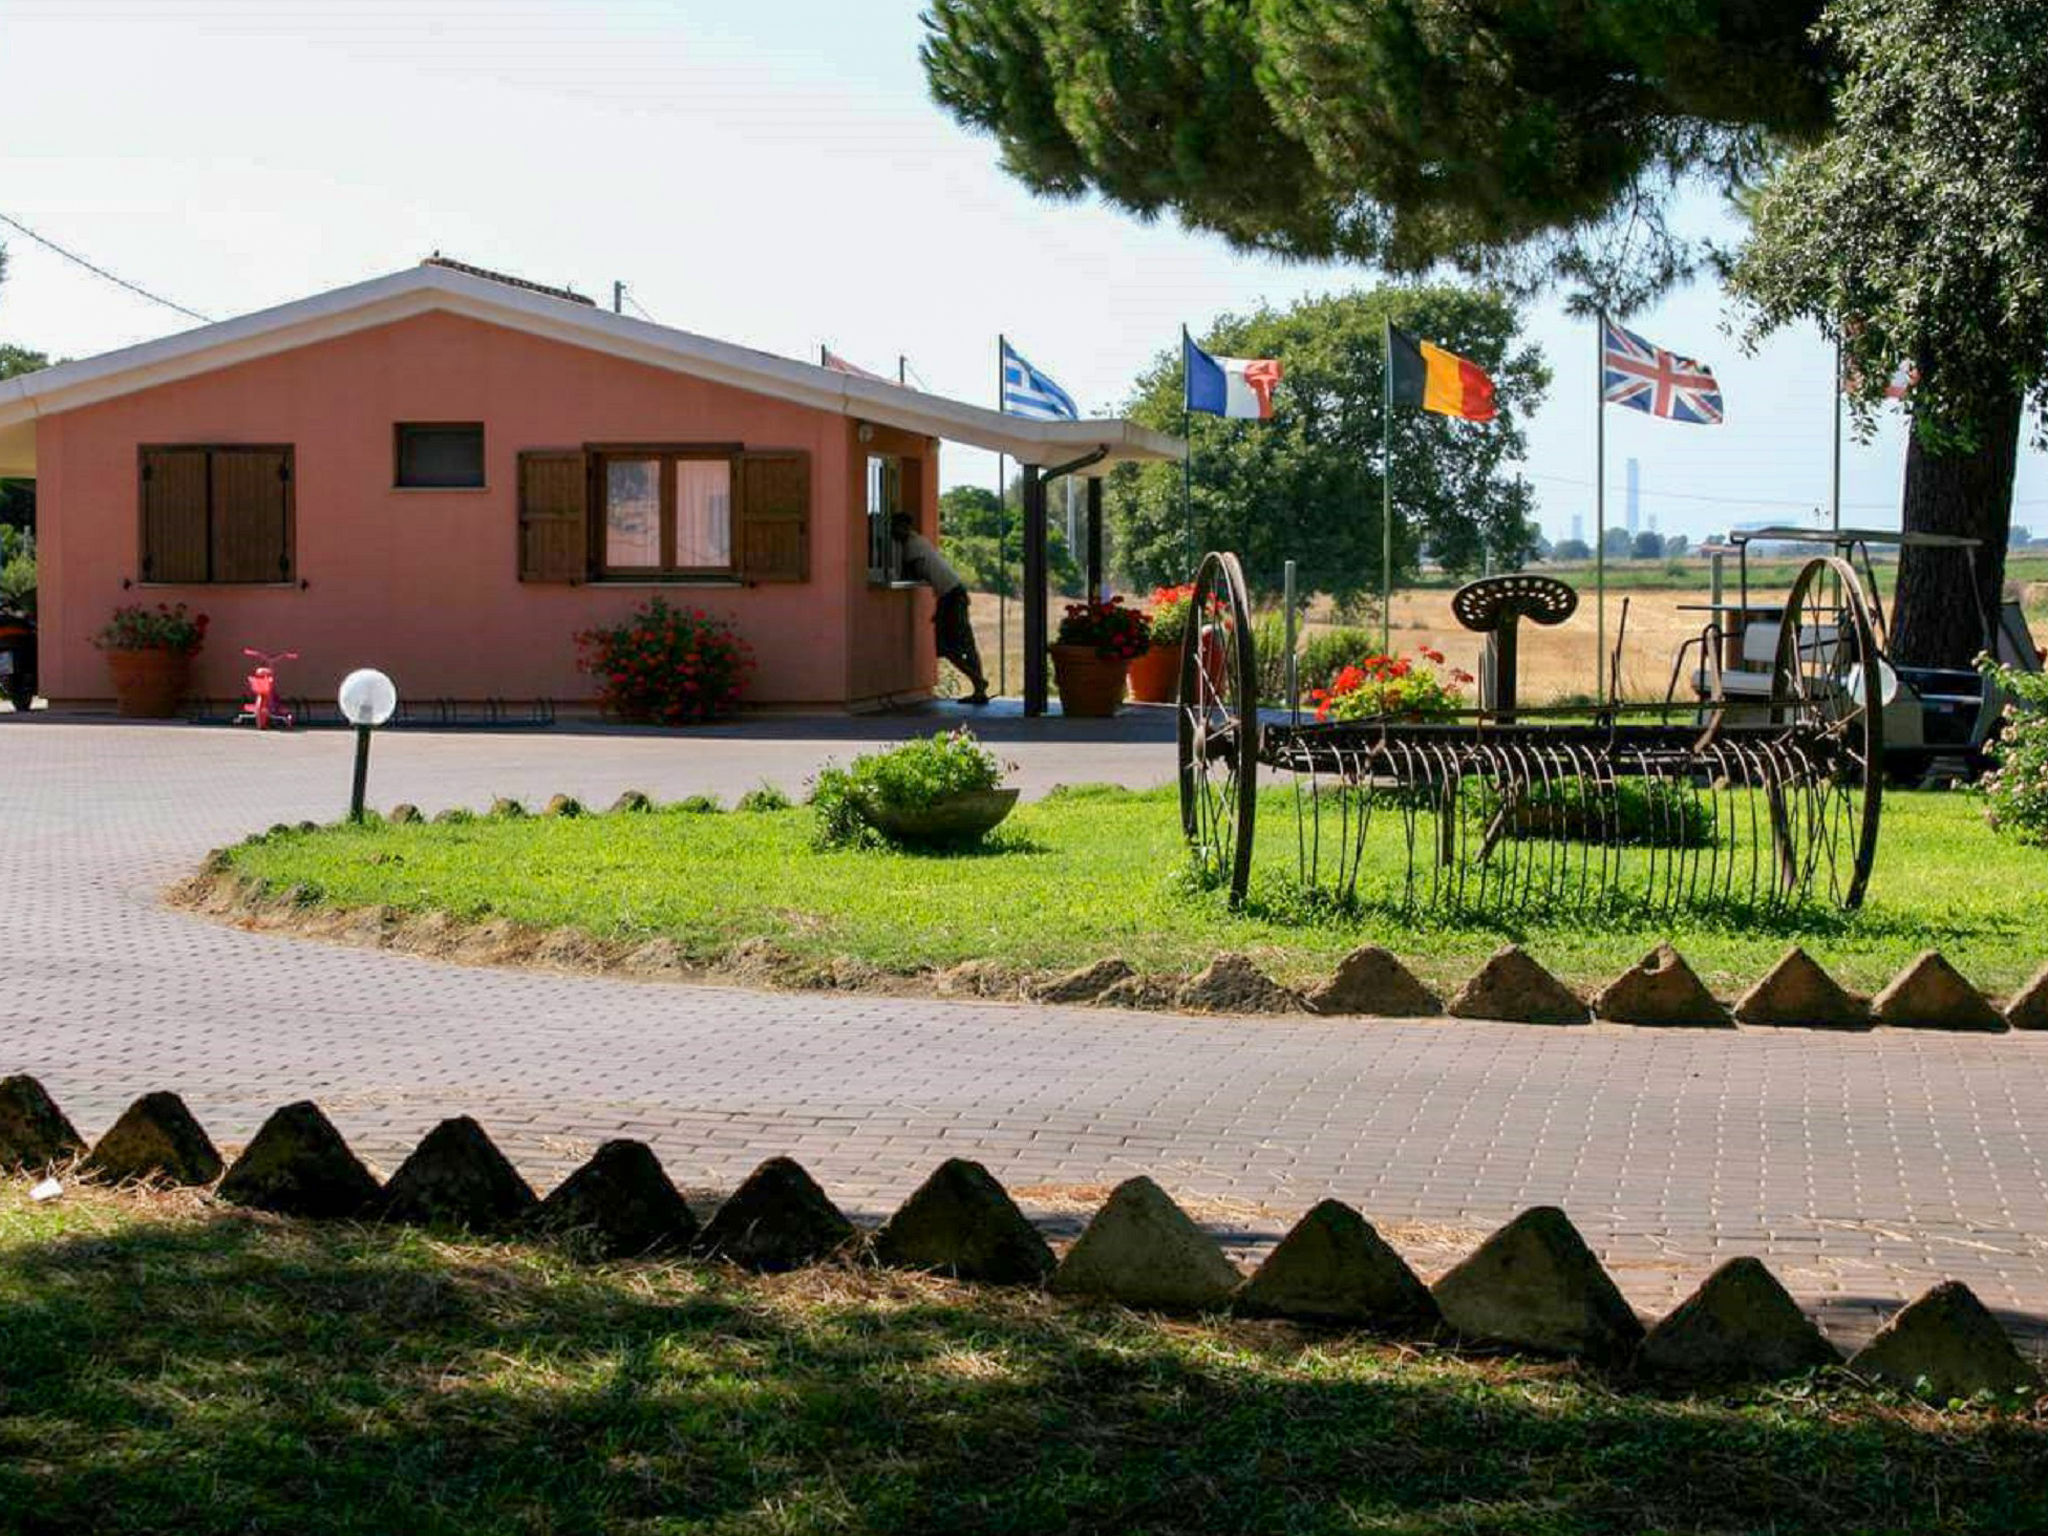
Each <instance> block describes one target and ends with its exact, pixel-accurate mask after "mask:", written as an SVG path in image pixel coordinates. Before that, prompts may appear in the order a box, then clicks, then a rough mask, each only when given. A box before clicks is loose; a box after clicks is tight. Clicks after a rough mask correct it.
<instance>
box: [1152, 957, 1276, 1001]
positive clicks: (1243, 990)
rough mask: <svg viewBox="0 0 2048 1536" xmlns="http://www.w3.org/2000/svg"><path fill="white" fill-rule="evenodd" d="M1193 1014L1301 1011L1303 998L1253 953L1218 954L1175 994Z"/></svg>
mask: <svg viewBox="0 0 2048 1536" xmlns="http://www.w3.org/2000/svg"><path fill="white" fill-rule="evenodd" d="M1174 1002H1175V1003H1176V1004H1177V1005H1178V1006H1180V1007H1182V1008H1185V1009H1187V1010H1188V1011H1189V1012H1190V1013H1299V1012H1300V1011H1301V999H1300V998H1298V997H1296V996H1295V995H1294V994H1293V993H1292V992H1290V991H1288V990H1287V988H1285V987H1283V986H1281V985H1280V983H1279V982H1277V981H1275V980H1273V978H1272V977H1270V976H1268V975H1267V974H1266V973H1265V972H1264V971H1262V970H1260V969H1259V968H1258V966H1257V965H1255V964H1254V963H1253V962H1252V959H1251V957H1250V956H1249V955H1232V954H1225V955H1218V956H1217V957H1216V958H1215V959H1214V960H1212V961H1210V962H1209V965H1208V968H1207V969H1205V970H1203V971H1202V972H1201V973H1200V974H1199V975H1197V976H1194V977H1193V978H1191V979H1190V980H1189V981H1188V982H1187V983H1186V984H1185V985H1183V986H1182V987H1181V989H1180V991H1179V992H1178V993H1177V994H1175V997H1174Z"/></svg>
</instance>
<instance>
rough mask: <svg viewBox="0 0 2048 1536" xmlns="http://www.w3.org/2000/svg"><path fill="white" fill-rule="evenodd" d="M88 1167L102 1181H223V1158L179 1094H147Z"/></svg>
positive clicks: (117, 1124) (114, 1129)
mask: <svg viewBox="0 0 2048 1536" xmlns="http://www.w3.org/2000/svg"><path fill="white" fill-rule="evenodd" d="M85 1166H86V1167H87V1168H88V1169H89V1170H90V1171H91V1172H92V1173H94V1174H95V1175H97V1176H98V1177H100V1178H103V1179H113V1180H115V1181H116V1182H120V1181H121V1180H125V1179H162V1180H164V1181H165V1182H166V1183H170V1184H182V1185H187V1186H190V1185H198V1184H211V1183H212V1182H213V1181H214V1180H215V1179H217V1178H219V1177H220V1173H221V1167H222V1164H221V1160H220V1152H219V1151H218V1150H217V1149H216V1148H215V1147H214V1144H213V1138H212V1137H211V1136H208V1135H207V1134H206V1130H205V1127H203V1126H202V1125H200V1123H199V1122H198V1121H197V1120H195V1119H193V1118H192V1111H191V1110H189V1109H187V1108H186V1107H185V1101H184V1100H183V1099H181V1098H179V1097H178V1096H177V1095H176V1094H175V1093H164V1092H157V1093H145V1094H144V1095H143V1096H142V1097H141V1098H139V1099H137V1100H136V1101H135V1102H134V1103H133V1104H130V1105H129V1106H128V1107H127V1108H126V1109H124V1110H123V1111H121V1118H120V1119H118V1120H116V1121H115V1122H114V1123H113V1125H112V1126H111V1127H110V1128H109V1129H108V1131H107V1133H106V1134H105V1135H104V1136H102V1137H101V1138H100V1139H99V1140H98V1141H97V1142H95V1143H94V1144H93V1149H92V1152H91V1153H90V1154H89V1155H88V1156H87V1158H86V1160H85Z"/></svg>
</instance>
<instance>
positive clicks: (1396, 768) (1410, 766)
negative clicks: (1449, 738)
mask: <svg viewBox="0 0 2048 1536" xmlns="http://www.w3.org/2000/svg"><path fill="white" fill-rule="evenodd" d="M1378 750H1380V751H1384V752H1386V753H1387V761H1388V765H1389V767H1390V768H1391V769H1392V772H1391V773H1390V774H1389V775H1388V777H1389V778H1390V779H1392V781H1393V784H1394V791H1393V792H1394V807H1395V809H1396V810H1397V811H1399V812H1400V815H1401V838H1402V844H1403V851H1404V853H1405V854H1406V857H1407V864H1406V866H1405V869H1404V871H1403V874H1402V878H1401V903H1402V905H1403V907H1405V908H1407V909H1408V910H1410V911H1413V910H1414V907H1415V799H1416V797H1415V796H1414V795H1412V794H1410V793H1408V790H1409V789H1410V788H1411V787H1412V786H1413V784H1414V782H1415V779H1414V766H1415V765H1414V762H1413V760H1412V759H1413V753H1412V751H1411V749H1410V748H1409V746H1408V744H1407V743H1406V742H1401V743H1399V744H1397V745H1395V746H1393V747H1391V748H1389V747H1387V746H1385V745H1383V746H1382V747H1380V748H1379V749H1378Z"/></svg>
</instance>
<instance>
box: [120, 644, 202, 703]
mask: <svg viewBox="0 0 2048 1536" xmlns="http://www.w3.org/2000/svg"><path fill="white" fill-rule="evenodd" d="M107 671H108V672H110V673H112V674H113V678H114V712H115V713H116V714H118V715H121V716H123V717H125V718H127V719H130V720H170V719H173V718H175V717H176V716H177V713H178V704H179V701H180V700H182V699H183V698H184V697H185V690H186V687H187V685H188V684H189V683H190V682H191V680H192V653H191V652H190V651H166V650H158V649H151V650H144V651H108V652H107Z"/></svg>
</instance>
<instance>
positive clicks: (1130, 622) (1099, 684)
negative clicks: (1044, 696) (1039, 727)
mask: <svg viewBox="0 0 2048 1536" xmlns="http://www.w3.org/2000/svg"><path fill="white" fill-rule="evenodd" d="M1151 643H1152V622H1151V620H1149V619H1147V618H1146V617H1145V615H1144V614H1142V613H1140V612H1138V610H1137V609H1135V608H1126V607H1125V606H1124V600H1123V599H1122V598H1121V597H1112V598H1110V599H1109V601H1108V602H1098V601H1092V600H1091V601H1089V602H1085V603H1069V604H1067V611H1066V615H1065V617H1063V618H1062V619H1061V620H1060V628H1059V634H1058V635H1057V636H1056V637H1055V638H1054V640H1053V643H1052V644H1051V645H1050V646H1048V647H1047V649H1048V650H1049V651H1050V652H1051V654H1052V670H1053V676H1054V678H1055V680H1056V681H1057V682H1058V683H1059V690H1060V712H1061V713H1062V714H1067V715H1076V716H1083V717H1094V718H1101V717H1104V716H1108V715H1113V714H1115V713H1116V711H1117V706H1118V705H1120V704H1122V703H1123V701H1124V683H1125V681H1126V679H1127V677H1128V675H1129V672H1130V668H1131V661H1132V659H1133V658H1134V657H1138V656H1142V655H1143V654H1144V653H1145V650H1146V648H1147V647H1148V646H1150V645H1151Z"/></svg>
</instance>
